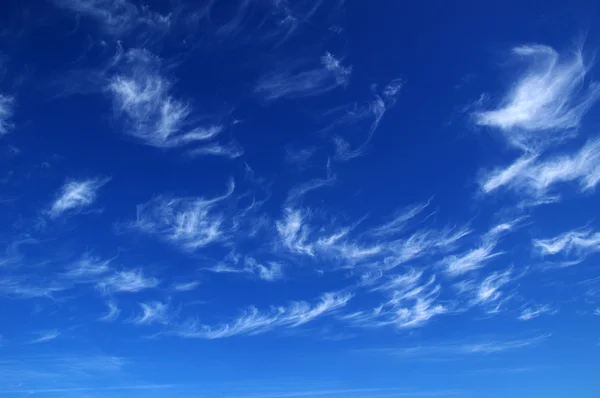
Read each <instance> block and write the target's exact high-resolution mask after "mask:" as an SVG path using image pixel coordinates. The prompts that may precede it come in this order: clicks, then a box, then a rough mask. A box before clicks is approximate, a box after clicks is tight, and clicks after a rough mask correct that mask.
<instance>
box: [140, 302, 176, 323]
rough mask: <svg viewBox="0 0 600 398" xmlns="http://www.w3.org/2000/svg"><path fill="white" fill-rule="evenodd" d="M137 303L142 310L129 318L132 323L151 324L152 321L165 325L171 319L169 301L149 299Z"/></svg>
mask: <svg viewBox="0 0 600 398" xmlns="http://www.w3.org/2000/svg"><path fill="white" fill-rule="evenodd" d="M138 304H139V306H140V307H141V309H142V312H141V313H139V314H138V315H137V316H136V317H135V318H133V319H132V320H131V322H132V323H135V324H137V325H151V324H153V323H159V324H162V325H167V324H168V323H169V322H170V321H171V318H172V315H171V314H170V313H169V311H170V306H169V303H161V302H160V301H150V302H147V303H138Z"/></svg>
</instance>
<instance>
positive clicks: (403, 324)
mask: <svg viewBox="0 0 600 398" xmlns="http://www.w3.org/2000/svg"><path fill="white" fill-rule="evenodd" d="M375 290H383V291H386V292H387V295H388V301H387V302H384V303H381V304H380V305H379V306H377V307H375V308H374V309H373V310H371V311H358V312H354V313H351V314H347V315H343V316H341V319H342V320H345V321H347V322H350V323H351V324H354V325H357V326H363V327H381V326H390V325H391V326H394V327H396V328H398V329H409V328H415V327H420V326H423V325H424V324H426V323H427V322H429V321H430V320H431V319H432V318H434V317H436V316H438V315H442V314H446V313H448V312H450V311H451V310H452V308H451V306H450V305H445V304H443V303H440V302H438V301H437V299H438V297H439V294H440V291H441V286H440V284H438V283H436V278H435V276H432V277H431V278H429V279H428V280H426V281H423V272H419V271H416V270H414V269H410V270H408V271H407V272H406V273H405V274H402V275H397V276H395V277H392V278H390V279H388V280H387V281H385V282H384V283H383V284H381V285H380V286H379V287H378V288H376V289H375Z"/></svg>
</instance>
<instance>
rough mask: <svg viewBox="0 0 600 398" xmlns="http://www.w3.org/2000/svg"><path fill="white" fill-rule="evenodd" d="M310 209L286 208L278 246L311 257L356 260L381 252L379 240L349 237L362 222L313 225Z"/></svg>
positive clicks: (277, 229) (282, 217)
mask: <svg viewBox="0 0 600 398" xmlns="http://www.w3.org/2000/svg"><path fill="white" fill-rule="evenodd" d="M310 218H311V212H310V211H309V210H306V209H299V208H295V207H293V206H288V207H284V209H283V214H282V216H281V217H280V218H279V219H278V220H277V221H276V222H275V228H276V231H277V233H278V238H279V240H278V241H277V242H276V246H277V247H283V248H284V249H285V250H287V251H289V252H291V253H295V254H303V255H308V256H311V257H315V258H316V256H317V255H319V257H321V256H322V257H325V258H328V259H330V260H335V261H338V262H339V261H341V262H348V263H354V262H357V261H361V260H364V259H367V258H369V257H372V256H375V255H377V254H379V253H381V252H382V247H381V245H379V244H377V243H374V244H373V243H368V244H362V243H360V242H357V241H355V240H352V239H349V237H348V235H349V234H350V232H351V231H352V230H353V229H354V228H355V227H356V226H357V225H358V224H359V223H360V221H359V222H357V223H356V224H354V225H351V226H343V227H335V226H332V227H331V228H324V227H322V228H318V229H317V228H313V227H312V226H311V225H310V224H309V220H310Z"/></svg>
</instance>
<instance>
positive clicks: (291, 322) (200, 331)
mask: <svg viewBox="0 0 600 398" xmlns="http://www.w3.org/2000/svg"><path fill="white" fill-rule="evenodd" d="M351 298H352V295H350V294H341V293H339V294H338V293H325V294H323V295H322V296H321V298H320V300H319V302H318V303H316V304H315V305H311V304H309V303H307V302H305V301H293V302H291V303H290V304H289V305H287V306H280V307H273V308H271V309H270V310H267V311H260V310H259V309H257V308H256V307H250V308H248V309H247V310H246V311H245V312H244V313H243V314H242V315H240V316H239V317H238V318H236V319H235V320H234V321H232V322H231V323H224V324H220V325H216V326H211V325H202V324H200V323H199V322H197V321H196V320H193V319H192V320H190V321H188V322H186V323H184V324H182V325H180V326H179V327H178V328H176V329H175V330H174V331H173V333H174V334H176V335H178V336H181V337H187V338H203V339H219V338H225V337H232V336H236V335H256V334H260V333H265V332H268V331H270V330H273V329H276V328H294V327H298V326H301V325H304V324H306V323H308V322H311V321H313V320H315V319H316V318H319V317H321V316H324V315H327V314H331V313H333V312H334V311H336V310H338V309H340V308H342V307H344V306H345V305H346V304H347V303H348V301H350V299H351Z"/></svg>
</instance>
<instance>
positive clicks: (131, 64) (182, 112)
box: [107, 49, 233, 155]
mask: <svg viewBox="0 0 600 398" xmlns="http://www.w3.org/2000/svg"><path fill="white" fill-rule="evenodd" d="M123 58H124V60H123V61H122V62H121V64H122V65H120V69H121V71H122V72H121V73H119V74H117V75H115V76H114V77H113V78H112V79H110V83H109V86H108V88H107V90H108V92H109V93H110V94H112V98H113V103H114V106H115V108H116V110H117V111H118V112H119V114H121V115H123V116H124V118H125V122H126V124H127V133H128V134H130V135H131V136H133V137H135V138H137V139H139V140H140V141H142V142H143V143H145V144H147V145H151V146H154V147H157V148H175V147H183V146H188V145H191V144H196V146H197V144H198V143H204V142H206V141H209V140H212V139H213V138H215V137H216V136H217V135H219V133H221V131H222V130H223V127H222V126H219V125H212V126H207V127H192V126H191V124H192V120H191V113H192V108H191V106H190V105H189V104H188V103H186V102H184V101H182V100H179V99H177V98H175V97H173V95H172V94H171V91H172V85H173V84H172V82H171V81H170V80H169V79H168V78H167V77H166V76H163V75H161V74H160V69H161V61H160V59H159V58H158V57H156V56H154V55H152V54H151V53H149V52H148V51H145V50H139V49H131V50H129V51H127V52H126V53H125V55H124V56H123ZM225 148H226V147H222V148H221V149H220V150H221V151H222V153H221V155H223V154H224V153H225V152H227V153H229V154H230V155H231V154H232V153H233V152H232V148H230V149H231V150H228V151H226V150H225ZM195 150H196V151H198V150H202V147H199V148H196V149H195ZM204 151H205V153H204V154H208V153H209V152H212V154H217V153H216V152H217V146H215V145H214V144H212V146H209V147H207V148H204ZM196 154H200V153H196Z"/></svg>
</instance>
